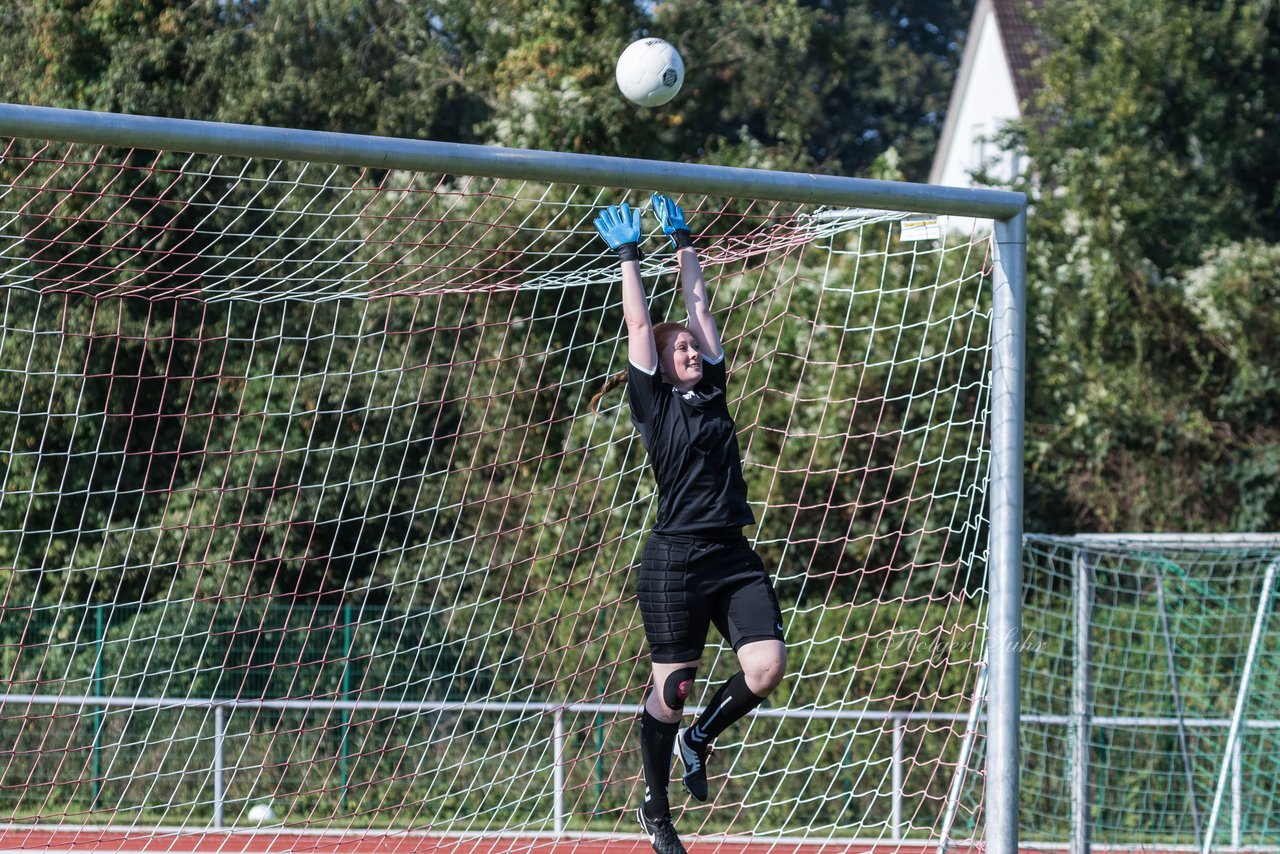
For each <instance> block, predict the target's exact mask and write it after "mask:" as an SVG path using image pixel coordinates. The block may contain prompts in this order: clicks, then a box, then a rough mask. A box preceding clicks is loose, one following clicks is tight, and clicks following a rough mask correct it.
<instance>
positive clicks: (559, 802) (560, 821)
mask: <svg viewBox="0 0 1280 854" xmlns="http://www.w3.org/2000/svg"><path fill="white" fill-rule="evenodd" d="M552 721H553V723H554V726H555V733H554V735H553V736H552V745H551V748H552V754H553V756H554V761H555V768H554V770H553V773H552V785H553V787H554V789H555V791H554V792H553V793H552V801H553V810H554V813H555V816H554V822H555V832H556V836H559V835H560V834H562V833H564V709H563V708H557V709H556V710H555V712H554V713H553V714H552Z"/></svg>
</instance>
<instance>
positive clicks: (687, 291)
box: [653, 193, 724, 362]
mask: <svg viewBox="0 0 1280 854" xmlns="http://www.w3.org/2000/svg"><path fill="white" fill-rule="evenodd" d="M653 210H654V212H655V213H657V215H658V222H659V223H661V224H662V230H663V231H665V232H666V233H667V235H668V236H669V237H670V238H671V242H672V243H674V244H675V247H676V260H677V261H678V262H679V264H680V289H681V291H682V292H683V293H684V307H685V309H686V310H687V311H688V312H689V330H690V331H691V332H693V337H694V338H697V339H698V346H699V347H700V348H701V350H702V355H703V356H704V357H705V358H706V359H708V360H709V361H712V362H718V361H720V358H721V357H722V356H723V355H724V347H723V346H722V345H721V343H720V330H719V329H717V328H716V319H715V316H714V315H712V314H711V299H710V297H708V296H707V283H706V280H704V279H703V278H702V264H701V263H700V262H699V261H698V250H697V249H695V248H694V246H693V237H692V236H691V235H690V234H689V226H688V224H687V223H686V222H685V218H684V210H683V209H682V208H681V207H680V206H679V205H678V204H676V203H675V202H673V201H671V199H669V198H668V197H666V196H664V195H662V194H661V193H655V194H654V196H653Z"/></svg>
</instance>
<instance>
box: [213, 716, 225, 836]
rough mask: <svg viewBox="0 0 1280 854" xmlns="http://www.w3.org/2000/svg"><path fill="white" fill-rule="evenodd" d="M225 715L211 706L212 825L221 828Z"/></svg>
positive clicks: (223, 803) (223, 800) (223, 806)
mask: <svg viewBox="0 0 1280 854" xmlns="http://www.w3.org/2000/svg"><path fill="white" fill-rule="evenodd" d="M226 725H227V722H226V717H225V712H224V711H223V707H222V706H220V705H219V706H214V707H213V826H214V827H215V828H218V829H221V827H222V825H223V821H224V819H225V815H224V810H225V802H226V789H225V787H224V781H223V773H224V769H225V764H224V758H223V750H224V749H225V744H224V742H225V741H226Z"/></svg>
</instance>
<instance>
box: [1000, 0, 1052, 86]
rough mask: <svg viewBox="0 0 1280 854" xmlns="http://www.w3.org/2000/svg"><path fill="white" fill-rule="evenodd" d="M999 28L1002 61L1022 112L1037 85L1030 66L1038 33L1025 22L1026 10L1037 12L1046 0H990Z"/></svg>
mask: <svg viewBox="0 0 1280 854" xmlns="http://www.w3.org/2000/svg"><path fill="white" fill-rule="evenodd" d="M991 3H992V7H993V8H994V10H995V13H996V24H997V26H999V28H1000V41H1001V43H1002V44H1003V45H1004V55H1005V61H1006V62H1008V63H1009V71H1010V72H1011V73H1012V75H1013V87H1014V90H1015V91H1016V93H1017V96H1018V103H1019V104H1020V105H1021V106H1022V109H1023V110H1024V111H1025V110H1026V109H1027V106H1028V104H1029V101H1028V99H1029V98H1030V97H1031V95H1032V93H1033V92H1035V90H1036V89H1037V88H1038V86H1039V80H1038V79H1037V78H1036V76H1035V73H1034V72H1033V71H1032V68H1031V66H1032V63H1034V62H1035V59H1036V57H1037V55H1038V53H1039V51H1040V47H1041V42H1040V33H1039V31H1038V30H1037V29H1036V28H1035V27H1034V26H1033V25H1032V24H1031V23H1030V22H1029V21H1028V20H1027V16H1026V10H1027V9H1028V8H1031V9H1039V8H1041V7H1043V6H1044V3H1045V0H991Z"/></svg>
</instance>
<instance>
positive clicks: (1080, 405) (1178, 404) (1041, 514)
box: [1014, 0, 1280, 530]
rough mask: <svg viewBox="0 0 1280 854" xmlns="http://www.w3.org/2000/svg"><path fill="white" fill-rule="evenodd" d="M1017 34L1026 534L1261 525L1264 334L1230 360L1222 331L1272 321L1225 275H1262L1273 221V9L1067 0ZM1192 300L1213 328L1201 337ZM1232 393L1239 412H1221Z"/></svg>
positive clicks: (1270, 359) (1203, 325)
mask: <svg viewBox="0 0 1280 854" xmlns="http://www.w3.org/2000/svg"><path fill="white" fill-rule="evenodd" d="M1038 23H1039V24H1040V26H1041V27H1042V29H1043V32H1044V34H1045V36H1046V39H1047V41H1048V45H1049V50H1048V52H1047V55H1046V58H1045V59H1044V60H1043V61H1042V62H1041V63H1040V65H1039V68H1038V72H1039V76H1040V78H1041V81H1042V87H1041V89H1040V92H1039V94H1038V96H1037V98H1036V100H1035V104H1034V112H1033V113H1032V114H1031V117H1030V118H1029V119H1028V120H1027V121H1025V122H1023V123H1022V125H1021V126H1020V127H1019V128H1018V130H1017V133H1016V134H1015V137H1014V138H1015V139H1016V140H1017V141H1019V142H1020V143H1021V145H1022V146H1023V148H1024V149H1025V152H1026V153H1027V154H1028V155H1029V157H1030V161H1031V162H1032V163H1033V164H1034V170H1035V174H1034V179H1033V180H1032V181H1030V182H1029V183H1028V184H1027V189H1028V190H1029V191H1030V192H1031V193H1032V194H1033V196H1034V200H1035V211H1034V216H1033V217H1032V218H1031V235H1030V242H1031V245H1032V246H1033V247H1034V251H1032V252H1031V253H1030V269H1029V277H1030V282H1031V286H1032V290H1033V294H1032V300H1031V311H1032V315H1031V318H1030V323H1029V328H1030V331H1031V341H1030V350H1031V359H1030V364H1031V370H1032V374H1031V377H1030V382H1029V389H1030V395H1029V398H1028V419H1029V422H1030V424H1029V430H1030V433H1029V442H1028V448H1029V451H1030V463H1031V478H1030V482H1029V484H1028V494H1029V497H1030V508H1031V522H1030V524H1031V525H1033V526H1034V527H1037V528H1042V529H1046V530H1070V529H1086V530H1088V529H1100V530H1114V529H1144V528H1146V529H1161V528H1164V529H1169V530H1183V529H1191V530H1218V529H1223V528H1237V527H1241V526H1245V527H1249V528H1255V527H1257V528H1266V529H1274V528H1275V527H1276V525H1277V524H1278V523H1280V516H1277V510H1278V509H1280V508H1277V506H1276V503H1275V499H1274V496H1271V497H1270V498H1262V497H1260V496H1259V493H1258V492H1257V490H1258V489H1259V488H1260V486H1259V484H1260V481H1262V480H1263V479H1264V478H1265V475H1263V474H1262V473H1263V472H1265V471H1267V470H1268V467H1273V466H1274V457H1275V452H1274V446H1275V435H1274V431H1273V430H1272V429H1271V426H1270V425H1272V424H1274V417H1273V413H1274V411H1275V409H1276V403H1277V399H1276V396H1275V394H1276V392H1275V387H1274V384H1268V383H1265V382H1258V381H1256V380H1257V378H1258V377H1259V376H1260V375H1261V376H1270V375H1271V374H1270V373H1269V372H1271V371H1274V370H1275V366H1276V365H1277V359H1278V356H1277V352H1276V344H1275V338H1274V337H1272V338H1271V340H1270V341H1267V342H1265V343H1259V344H1256V345H1251V346H1248V347H1242V346H1241V345H1240V343H1239V342H1238V341H1232V340H1229V338H1227V337H1224V330H1225V329H1226V328H1231V329H1233V330H1239V331H1240V332H1242V333H1244V334H1248V332H1245V330H1252V329H1254V328H1255V327H1256V322H1255V320H1250V318H1256V317H1258V316H1261V317H1266V316H1274V315H1275V314H1276V312H1277V310H1280V305H1278V304H1277V302H1276V295H1275V293H1274V288H1273V287H1272V285H1270V284H1268V282H1271V281H1273V280H1271V279H1268V278H1266V277H1262V278H1259V279H1257V280H1256V284H1250V285H1241V283H1240V282H1241V280H1240V279H1239V277H1238V275H1236V274H1238V273H1239V272H1240V271H1242V270H1245V269H1249V270H1251V271H1252V273H1251V275H1259V274H1260V273H1261V272H1262V269H1263V268H1264V267H1265V264H1259V263H1257V262H1258V261H1261V260H1263V259H1265V258H1268V257H1270V256H1271V250H1270V248H1268V247H1267V246H1266V245H1265V244H1261V243H1259V242H1258V241H1265V240H1270V239H1274V235H1275V233H1276V227H1277V225H1280V219H1278V216H1280V211H1278V210H1277V201H1278V200H1280V193H1278V192H1277V189H1278V186H1280V161H1277V160H1276V158H1275V157H1274V139H1275V138H1276V135H1277V131H1280V91H1278V90H1277V89H1276V87H1275V86H1274V85H1272V83H1271V82H1270V81H1274V80H1275V79H1276V76H1277V74H1280V20H1278V16H1277V11H1276V9H1275V7H1274V5H1273V4H1271V3H1264V2H1241V3H1225V4H1224V3H1216V2H1196V3H1154V4H1153V3H1147V2H1138V0H1109V2H1106V3H1096V2H1078V1H1077V0H1072V2H1064V3H1058V4H1046V6H1045V7H1044V9H1043V10H1042V12H1041V14H1040V15H1039V16H1038ZM1242 241H1243V244H1241V249H1240V250H1238V251H1235V252H1234V255H1232V252H1231V251H1228V250H1227V247H1231V246H1233V245H1236V244H1237V243H1240V242H1242ZM1223 252H1227V254H1226V255H1223V254H1222V253H1223ZM1235 256H1239V257H1247V258H1251V259H1252V261H1251V262H1237V261H1231V262H1229V263H1227V259H1228V258H1230V257H1235ZM1232 271H1234V272H1232ZM1219 288H1235V289H1236V290H1237V292H1239V291H1240V290H1241V289H1242V288H1243V289H1244V290H1246V291H1248V292H1249V293H1250V295H1251V298H1256V299H1258V300H1259V302H1258V303H1256V304H1251V303H1250V302H1249V300H1248V299H1241V298H1240V297H1239V296H1238V295H1237V296H1232V295H1231V294H1228V293H1221V292H1218V289H1219ZM1193 291H1194V292H1195V302H1194V303H1193V302H1192V301H1191V300H1190V295H1191V292H1193ZM1197 306H1198V307H1197ZM1208 306H1217V307H1219V308H1221V309H1222V310H1223V311H1225V312H1226V313H1227V314H1228V315H1230V317H1231V318H1232V319H1231V320H1230V321H1220V322H1218V323H1217V325H1216V326H1215V325H1214V324H1213V323H1210V322H1209V321H1208V315H1206V314H1205V311H1206V309H1207V307H1208ZM1237 377H1250V378H1251V379H1250V380H1249V381H1248V382H1246V383H1240V382H1236V381H1235V379H1234V378H1237ZM1245 387H1247V388H1248V389H1249V391H1248V397H1249V403H1248V405H1238V404H1236V403H1234V402H1232V400H1231V399H1229V394H1232V393H1234V394H1235V395H1237V396H1239V394H1240V393H1241V391H1242V389H1243V388H1245ZM1229 389H1234V392H1229V391H1228V390H1229ZM1268 413H1272V414H1268ZM1264 491H1267V490H1264ZM1268 494H1269V491H1268ZM1245 508H1248V509H1247V510H1246V509H1245Z"/></svg>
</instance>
